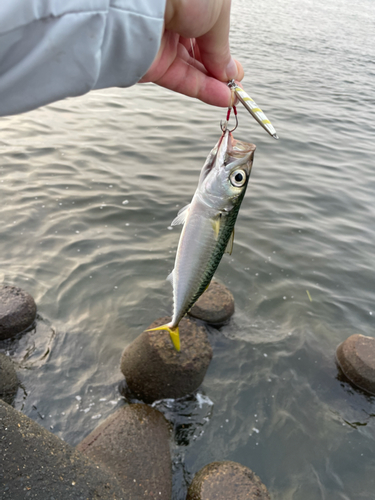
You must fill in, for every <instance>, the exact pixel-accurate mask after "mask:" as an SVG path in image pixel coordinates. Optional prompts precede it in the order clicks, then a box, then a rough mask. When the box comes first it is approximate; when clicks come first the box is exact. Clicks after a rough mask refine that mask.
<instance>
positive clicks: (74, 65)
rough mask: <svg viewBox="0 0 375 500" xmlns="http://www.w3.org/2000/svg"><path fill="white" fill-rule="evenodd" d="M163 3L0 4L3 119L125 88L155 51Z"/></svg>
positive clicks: (28, 0) (15, 0)
mask: <svg viewBox="0 0 375 500" xmlns="http://www.w3.org/2000/svg"><path fill="white" fill-rule="evenodd" d="M164 8H165V0H152V1H150V0H74V1H73V0H71V1H69V0H44V1H42V2H41V1H38V0H12V2H0V115H9V114H16V113H21V112H24V111H28V110H30V109H34V108H37V107H39V106H42V105H44V104H47V103H49V102H53V101H56V100H59V99H63V98H65V97H72V96H77V95H81V94H84V93H86V92H88V91H89V90H91V89H97V88H106V87H112V86H123V87H128V86H130V85H133V84H134V83H136V82H137V81H139V80H140V78H141V77H142V76H143V75H144V73H146V71H147V70H148V68H149V66H150V65H151V64H152V62H153V60H154V57H155V55H156V53H157V51H158V48H159V44H160V38H161V35H162V30H163V22H164Z"/></svg>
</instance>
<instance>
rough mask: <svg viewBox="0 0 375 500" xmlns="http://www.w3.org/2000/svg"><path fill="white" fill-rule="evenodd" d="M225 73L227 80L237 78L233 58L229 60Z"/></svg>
mask: <svg viewBox="0 0 375 500" xmlns="http://www.w3.org/2000/svg"><path fill="white" fill-rule="evenodd" d="M226 73H227V78H228V80H233V79H234V78H236V76H237V73H238V71H237V64H236V63H235V62H234V59H233V58H231V60H230V62H229V64H228V66H227V67H226Z"/></svg>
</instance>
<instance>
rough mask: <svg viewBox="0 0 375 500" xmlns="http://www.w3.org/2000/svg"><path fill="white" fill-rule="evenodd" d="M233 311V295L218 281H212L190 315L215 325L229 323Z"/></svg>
mask: <svg viewBox="0 0 375 500" xmlns="http://www.w3.org/2000/svg"><path fill="white" fill-rule="evenodd" d="M233 313H234V298H233V295H232V294H231V292H230V291H229V290H228V288H227V287H226V286H224V285H223V284H221V283H219V282H218V281H211V283H210V286H209V287H208V288H207V290H206V291H205V292H204V293H203V294H202V295H201V296H200V297H199V299H198V300H197V302H196V303H195V304H194V305H193V307H192V308H191V309H190V311H189V315H190V316H193V317H194V318H197V319H200V320H202V321H205V322H206V323H209V324H211V325H214V326H221V325H224V324H225V323H227V322H228V321H229V319H230V317H231V316H232V315H233Z"/></svg>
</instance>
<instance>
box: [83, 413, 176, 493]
mask: <svg viewBox="0 0 375 500" xmlns="http://www.w3.org/2000/svg"><path fill="white" fill-rule="evenodd" d="M169 438H170V429H169V424H168V423H167V421H166V420H165V418H164V416H163V415H162V414H161V413H160V412H159V411H158V410H155V409H154V408H151V407H149V406H146V405H144V404H133V405H130V406H124V407H122V408H120V409H119V410H117V411H116V412H115V413H114V414H112V415H111V416H110V417H108V418H107V419H106V420H105V421H104V422H103V423H102V424H100V425H99V426H98V427H97V428H96V429H95V430H94V431H93V432H91V434H89V435H88V436H87V437H86V438H85V439H84V440H83V441H82V442H81V443H80V444H79V445H78V446H77V449H78V450H79V451H82V452H83V453H85V454H86V455H87V456H88V457H89V458H90V459H91V460H93V461H95V462H97V463H98V464H101V465H103V466H105V467H106V468H107V469H108V470H109V471H111V472H113V473H114V474H115V476H116V478H117V480H118V481H119V483H120V484H121V486H122V488H123V490H124V491H125V492H126V498H127V499H129V500H132V499H134V500H140V499H142V498H147V499H150V500H151V499H158V500H160V499H163V500H169V499H170V498H171V493H172V463H171V456H170V450H169Z"/></svg>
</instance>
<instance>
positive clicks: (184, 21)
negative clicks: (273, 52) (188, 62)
mask: <svg viewBox="0 0 375 500" xmlns="http://www.w3.org/2000/svg"><path fill="white" fill-rule="evenodd" d="M230 8H231V0H189V1H183V0H167V8H166V14H165V21H166V28H167V29H170V30H172V31H174V32H175V33H179V34H180V35H182V36H183V37H186V38H189V37H190V38H196V41H197V46H198V47H199V53H200V58H199V60H200V61H201V62H202V63H203V64H204V66H205V67H206V69H207V71H208V72H209V73H210V74H211V75H212V76H214V77H215V78H217V79H218V80H220V81H223V82H228V81H229V80H232V79H236V80H239V81H240V80H242V78H243V68H242V66H241V64H239V63H238V62H237V63H236V61H234V59H233V58H232V57H231V53H230V48H229V27H230Z"/></svg>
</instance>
